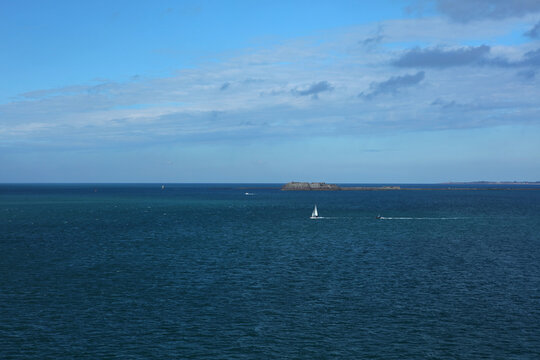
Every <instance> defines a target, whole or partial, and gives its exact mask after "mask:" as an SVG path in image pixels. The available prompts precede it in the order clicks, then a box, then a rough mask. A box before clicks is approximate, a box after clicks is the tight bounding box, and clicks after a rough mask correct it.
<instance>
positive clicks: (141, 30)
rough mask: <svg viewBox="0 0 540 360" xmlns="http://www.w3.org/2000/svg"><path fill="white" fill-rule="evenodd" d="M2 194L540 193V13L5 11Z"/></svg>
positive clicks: (380, 7) (109, 5)
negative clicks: (493, 185) (412, 186)
mask: <svg viewBox="0 0 540 360" xmlns="http://www.w3.org/2000/svg"><path fill="white" fill-rule="evenodd" d="M0 54H1V56H0V75H1V77H0V78H1V81H0V182H3V183H18V182H36V183H47V182H53V183H64V182H76V183H96V182H135V183H138V182H156V183H193V182H196V183H199V182H204V183H208V182H209V183H223V182H233V183H234V182H243V183H247V182H254V183H273V182H278V183H279V182H287V181H293V180H294V181H326V182H337V183H432V182H446V181H475V180H491V181H505V180H509V181H514V180H525V181H538V180H540V87H539V85H540V1H538V0H513V1H507V0H382V1H377V2H371V1H370V2H368V1H346V0H332V1H314V0H310V1H294V2H293V1H276V0H274V1H266V0H260V1H232V0H231V1H218V0H214V1H152V2H149V1H133V0H131V1H55V0H52V1H47V2H43V1H26V0H21V1H2V2H0Z"/></svg>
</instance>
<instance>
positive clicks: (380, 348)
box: [0, 184, 540, 359]
mask: <svg viewBox="0 0 540 360" xmlns="http://www.w3.org/2000/svg"><path fill="white" fill-rule="evenodd" d="M486 186H487V187H494V186H491V185H486ZM413 187H414V186H413ZM422 187H426V185H422ZM434 187H435V188H436V187H437V186H434ZM438 187H442V185H440V186H438ZM463 187H466V186H463ZM475 187H479V186H475ZM505 187H508V186H505ZM514 188H516V189H519V190H483V191H474V190H460V191H444V190H433V191H346V192H282V191H280V190H279V185H276V184H268V185H261V184H257V185H250V184H212V185H201V184H198V185H197V184H182V185H179V184H176V185H175V184H165V188H164V189H162V188H161V184H141V185H137V184H111V185H104V184H82V185H9V184H4V185H0V271H1V273H0V358H1V359H175V358H177V359H183V358H190V359H484V358H488V359H540V190H523V187H521V189H520V186H514ZM538 188H539V189H540V187H538ZM246 193H248V195H246ZM315 204H317V207H318V210H319V215H321V216H322V217H323V218H322V219H318V220H310V219H309V216H310V215H311V211H312V209H313V206H314V205H315ZM378 214H380V215H381V216H382V217H383V219H379V220H378V219H376V218H375V217H376V216H377V215H378Z"/></svg>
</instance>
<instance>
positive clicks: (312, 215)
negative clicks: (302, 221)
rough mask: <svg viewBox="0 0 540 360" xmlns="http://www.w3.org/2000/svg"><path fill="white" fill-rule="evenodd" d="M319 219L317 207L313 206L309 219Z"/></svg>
mask: <svg viewBox="0 0 540 360" xmlns="http://www.w3.org/2000/svg"><path fill="white" fill-rule="evenodd" d="M318 217H319V212H318V211H317V205H315V208H314V209H313V212H312V213H311V218H310V219H317V218H318Z"/></svg>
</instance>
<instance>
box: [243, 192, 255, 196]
mask: <svg viewBox="0 0 540 360" xmlns="http://www.w3.org/2000/svg"><path fill="white" fill-rule="evenodd" d="M244 195H246V196H253V195H255V194H254V193H250V192H247V193H244Z"/></svg>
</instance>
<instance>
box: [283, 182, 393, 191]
mask: <svg viewBox="0 0 540 360" xmlns="http://www.w3.org/2000/svg"><path fill="white" fill-rule="evenodd" d="M400 189H401V188H400V187H399V186H377V187H369V186H350V187H345V186H338V185H336V184H327V183H325V182H311V183H309V182H297V181H292V182H289V183H287V184H285V185H283V187H282V188H281V190H283V191H347V190H349V191H350V190H357V191H362V190H364V191H365V190H400Z"/></svg>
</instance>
